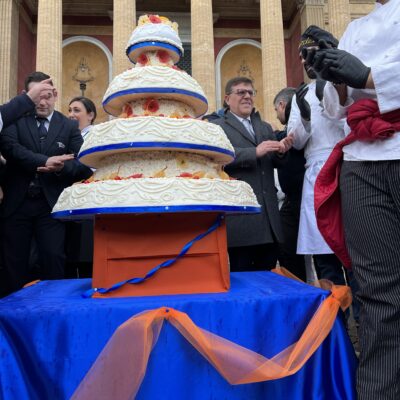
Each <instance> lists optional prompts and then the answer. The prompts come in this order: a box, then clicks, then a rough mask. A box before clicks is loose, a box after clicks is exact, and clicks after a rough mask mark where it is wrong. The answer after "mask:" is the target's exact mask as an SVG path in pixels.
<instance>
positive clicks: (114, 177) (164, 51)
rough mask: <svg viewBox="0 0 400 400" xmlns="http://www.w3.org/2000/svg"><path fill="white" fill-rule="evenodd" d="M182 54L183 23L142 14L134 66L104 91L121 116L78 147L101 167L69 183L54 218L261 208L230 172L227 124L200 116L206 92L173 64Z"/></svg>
mask: <svg viewBox="0 0 400 400" xmlns="http://www.w3.org/2000/svg"><path fill="white" fill-rule="evenodd" d="M182 53H183V48H182V43H181V41H180V39H179V36H178V33H177V24H176V23H172V22H171V21H169V20H168V19H167V18H164V17H159V16H156V15H145V16H142V17H140V19H139V23H138V27H137V28H136V29H135V30H134V31H133V34H132V36H131V38H130V40H129V43H128V47H127V55H128V57H129V59H130V60H131V61H132V62H133V63H135V67H134V68H132V69H129V70H127V71H125V72H123V73H122V74H120V75H118V76H116V77H115V78H114V80H113V81H112V82H111V84H110V86H109V88H108V90H107V92H106V93H105V95H104V98H103V107H104V109H105V110H106V111H107V112H108V113H110V114H111V115H113V116H115V117H118V119H114V120H111V121H108V122H104V123H102V124H99V125H96V126H95V127H93V128H92V130H91V131H90V133H89V134H88V135H87V136H86V140H85V142H84V144H83V146H82V149H81V151H80V153H79V159H80V161H81V162H83V163H84V164H86V165H89V166H90V167H93V168H96V171H95V172H94V175H93V176H92V177H91V178H90V179H89V180H87V181H84V182H80V183H77V184H74V185H73V186H71V187H69V188H67V189H65V190H64V192H63V193H62V194H61V196H60V198H59V200H58V202H57V204H56V205H55V207H54V209H53V215H54V216H55V217H58V218H82V217H91V216H93V215H95V214H115V213H118V214H123V213H138V212H180V211H223V212H258V211H259V205H258V203H257V199H256V197H255V195H254V193H253V191H252V189H251V187H250V186H249V185H248V184H247V183H245V182H241V181H237V180H232V179H230V178H229V176H228V175H227V174H226V173H225V172H224V171H223V166H224V165H225V164H227V163H229V162H231V161H232V160H233V158H234V150H233V147H232V145H231V144H230V142H229V140H228V139H227V137H226V135H225V133H224V132H223V130H222V129H221V128H220V127H219V126H217V125H213V124H211V123H208V122H206V121H201V120H198V119H195V118H197V117H199V116H201V115H203V114H204V113H205V112H206V111H207V99H206V98H205V95H204V92H203V90H202V89H201V87H200V86H199V84H198V83H197V82H196V81H195V80H194V79H193V78H192V77H191V76H190V75H188V74H187V73H186V72H184V71H181V70H180V69H179V68H177V67H176V66H175V65H174V63H176V62H178V61H179V58H180V56H181V55H182Z"/></svg>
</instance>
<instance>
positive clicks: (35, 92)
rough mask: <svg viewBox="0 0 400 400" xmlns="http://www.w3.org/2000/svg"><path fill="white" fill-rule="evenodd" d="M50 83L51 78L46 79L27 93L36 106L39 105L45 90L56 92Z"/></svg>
mask: <svg viewBox="0 0 400 400" xmlns="http://www.w3.org/2000/svg"><path fill="white" fill-rule="evenodd" d="M50 82H51V78H49V79H45V80H44V81H41V82H39V83H37V84H36V85H32V87H31V89H30V90H29V91H28V92H27V93H26V94H27V95H28V96H29V97H30V98H31V100H32V101H33V102H34V103H35V104H36V105H38V104H39V102H40V94H41V93H42V92H43V91H44V90H55V89H54V86H53V85H52V84H51V83H50Z"/></svg>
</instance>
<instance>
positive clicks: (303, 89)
mask: <svg viewBox="0 0 400 400" xmlns="http://www.w3.org/2000/svg"><path fill="white" fill-rule="evenodd" d="M307 92H308V85H307V84H306V83H303V84H302V85H300V86H299V87H298V88H297V89H296V103H297V105H298V107H299V110H300V115H301V118H303V119H304V120H306V121H309V120H310V118H311V108H310V105H309V104H308V101H307V100H306V94H307Z"/></svg>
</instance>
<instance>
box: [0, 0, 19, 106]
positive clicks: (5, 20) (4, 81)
mask: <svg viewBox="0 0 400 400" xmlns="http://www.w3.org/2000/svg"><path fill="white" fill-rule="evenodd" d="M19 3H20V1H19V0H3V1H0V37H1V40H0V60H1V68H0V104H3V103H5V102H7V101H8V100H10V98H11V97H14V96H15V95H16V94H17V72H18V68H17V65H18V28H19V14H18V7H19Z"/></svg>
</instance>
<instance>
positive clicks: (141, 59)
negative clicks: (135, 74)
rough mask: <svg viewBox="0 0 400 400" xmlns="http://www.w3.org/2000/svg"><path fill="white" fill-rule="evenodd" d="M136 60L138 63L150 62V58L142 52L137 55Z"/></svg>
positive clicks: (145, 63)
mask: <svg viewBox="0 0 400 400" xmlns="http://www.w3.org/2000/svg"><path fill="white" fill-rule="evenodd" d="M137 62H138V63H139V64H140V65H147V64H148V63H149V62H150V60H149V57H147V55H146V54H144V53H142V54H141V55H140V56H139V57H138V59H137Z"/></svg>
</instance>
